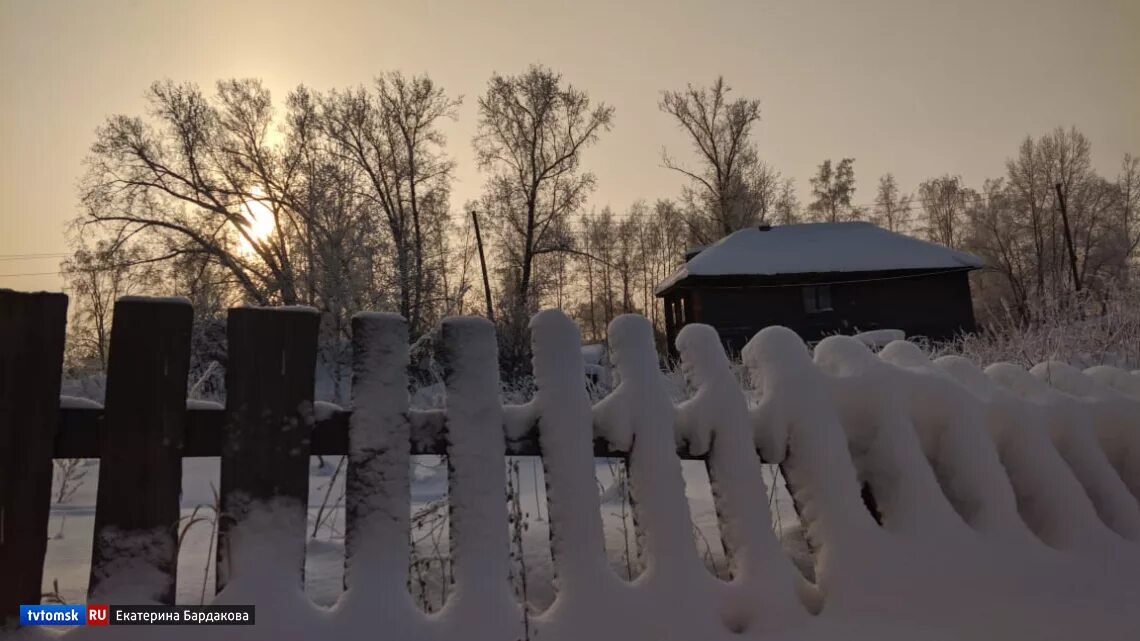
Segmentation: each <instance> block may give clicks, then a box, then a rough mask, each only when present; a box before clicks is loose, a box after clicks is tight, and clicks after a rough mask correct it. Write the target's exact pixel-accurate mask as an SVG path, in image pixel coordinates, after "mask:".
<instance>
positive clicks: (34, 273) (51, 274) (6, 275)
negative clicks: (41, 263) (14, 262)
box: [0, 271, 63, 278]
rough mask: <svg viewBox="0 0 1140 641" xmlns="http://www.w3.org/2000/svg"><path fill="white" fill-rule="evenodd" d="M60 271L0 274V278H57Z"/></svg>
mask: <svg viewBox="0 0 1140 641" xmlns="http://www.w3.org/2000/svg"><path fill="white" fill-rule="evenodd" d="M62 273H63V272H61V271H54V272H29V273H26V274H0V278H15V277H17V276H57V275H59V274H62Z"/></svg>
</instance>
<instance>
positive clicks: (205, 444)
mask: <svg viewBox="0 0 1140 641" xmlns="http://www.w3.org/2000/svg"><path fill="white" fill-rule="evenodd" d="M67 302H68V301H67V297H66V296H65V295H63V294H51V293H35V294H28V293H19V292H13V291H9V290H0V497H2V498H3V503H2V504H0V535H2V536H0V569H2V570H3V576H4V579H5V580H0V621H3V620H4V619H6V618H10V617H14V616H16V615H17V614H18V611H19V605H20V604H29V603H38V602H39V600H40V594H41V583H42V573H43V563H44V556H45V553H46V547H47V540H48V536H47V527H48V514H49V511H50V505H51V498H50V496H51V487H52V459H53V458H91V459H100V466H99V484H98V497H97V509H96V516H95V537H94V545H93V548H92V561H91V580H90V587H89V589H88V594H89V595H91V597H92V598H98V597H99V595H100V586H101V584H105V583H108V582H111V583H113V582H114V580H115V572H116V570H119V569H122V567H123V566H122V565H121V564H119V565H117V564H116V560H117V558H118V557H119V556H121V555H123V554H124V550H122V549H120V548H121V538H122V537H118V536H112V537H109V536H104V535H103V533H105V532H124V531H125V532H132V531H133V532H142V533H147V535H146V536H150V537H154V538H155V539H156V540H155V541H154V545H153V546H150V547H151V550H150V552H148V554H149V556H148V562H150V563H152V564H153V565H154V567H155V568H156V569H158V570H159V571H160V573H161V574H162V575H163V576H164V577H165V579H164V580H163V581H162V582H161V584H160V585H157V586H142V587H141V589H140V591H141V592H143V593H146V592H147V590H148V589H149V590H150V594H152V595H153V600H154V601H156V602H159V603H173V602H174V594H175V585H176V571H177V558H176V556H177V549H176V546H175V542H176V537H177V530H178V528H177V525H176V524H177V523H178V521H179V514H180V512H179V496H180V492H181V484H182V479H181V475H182V466H181V459H182V458H187V457H221V487H220V497H221V511H222V513H223V514H226V515H234V514H237V512H239V511H240V510H239V508H238V507H237V506H235V501H234V500H233V498H232V497H235V496H241V495H244V496H245V497H252V498H254V499H262V500H267V499H270V498H273V497H291V498H295V499H297V500H298V501H299V502H300V504H301V505H304V504H305V502H306V501H307V497H308V489H309V488H308V481H309V470H308V466H309V457H310V455H325V456H329V455H349V454H351V453H352V450H351V448H350V446H349V443H350V437H349V432H350V430H349V424H350V417H351V412H348V411H337V412H334V413H332V414H331V415H329V416H325V417H322V419H321V420H316V418H315V417H314V413H313V410H312V407H313V389H314V372H315V365H316V353H317V331H318V321H319V319H318V316H317V315H316V314H315V313H311V311H309V310H305V309H294V308H236V309H232V310H230V312H229V317H228V323H227V339H228V363H227V370H226V398H227V402H226V409H225V410H218V409H187V408H186V389H187V375H188V368H189V362H190V333H191V320H192V309H191V307H190V306H189V305H188V304H187V303H185V302H183V301H178V300H165V299H145V298H124V299H121V300H119V301H118V302H117V303H116V304H115V309H114V323H113V326H112V333H111V350H110V359H109V361H110V362H109V364H108V372H107V387H106V399H105V404H104V409H92V408H76V407H63V408H61V407H60V398H59V394H60V379H61V372H62V363H63V349H64V334H65V329H66V321H67ZM353 332H354V336H355V337H356V338H355V340H354V342H353V359H354V364H355V365H354V366H355V368H356V370H357V371H362V370H361V368H364V367H365V366H366V364H371V363H373V361H375V359H377V358H385V357H393V356H395V357H396V358H399V356H396V355H392V354H377V353H376V348H377V345H376V344H374V343H373V339H376V338H378V337H379V335H380V334H390V335H394V336H395V337H397V340H398V341H402V342H404V343H406V341H407V328H406V326H405V324H404V322H403V320H402V319H399V318H396V317H391V316H387V317H386V316H382V315H377V316H374V317H361V318H357V319H355V321H354V324H353ZM442 337H443V340H442V349H441V354H440V356H441V357H442V358H443V360H444V362H447V358H448V356H447V355H448V354H450V353H453V352H456V351H457V350H460V346H458V345H456V344H455V342H456V341H457V340H460V339H459V338H457V337H456V334H455V333H454V332H448V331H447V326H445V327H444V331H443V333H442ZM403 358H404V360H405V361H406V359H407V355H406V353H405V354H404V356H403ZM389 367H390V368H391V365H390V364H389ZM402 367H403V365H401V364H400V363H398V362H397V363H396V365H395V369H397V370H399V369H401V368H402ZM397 375H398V376H402V375H400V374H397ZM404 381H405V382H404V383H403V387H404V388H405V389H406V379H404ZM405 405H406V402H405ZM516 409H517V408H516ZM404 412H405V414H406V415H407V417H408V420H409V427H410V433H409V440H410V449H409V452H408V453H409V454H415V455H419V454H434V455H443V454H446V453H447V441H446V439H445V438H444V413H443V412H442V411H439V410H422V411H421V410H408V409H407V408H406V407H405V408H404ZM533 423H534V421H533V420H532V421H531V425H530V426H528V427H527V428H526V429H524V430H522V431H521V433H519V434H517V435H516V438H511V439H508V440H507V442H506V445H507V450H506V451H507V452H508V453H510V454H512V455H519V456H537V455H539V454H540V448H539V443H538V437H537V433H536V431H535V429H534V425H533ZM281 426H287V427H286V429H282V427H281ZM288 426H293V428H292V429H291V428H289V427H288ZM595 453H596V455H597V456H599V457H622V456H625V453H624V452H620V451H615V450H612V449H610V447H609V446H608V444H607V443H606V442H605V441H604V440H602V439H597V440H596V441H595ZM361 456H363V455H361ZM685 456H687V454H685ZM365 458H367V457H365ZM360 463H361V459H360V456H354V457H351V458H350V459H349V467H348V474H347V493H348V495H349V496H348V500H347V501H346V503H347V504H349V505H357V504H359V501H355V500H353V498H354V497H353V495H354V494H360V493H364V492H368V491H369V490H370V489H371V488H369V487H368V486H367V485H366V484H361V483H360V482H358V479H357V477H358V472H359V469H360ZM243 500H244V498H243ZM364 516H365V515H362V514H359V513H358V512H356V511H354V510H351V509H350V510H349V511H348V513H347V523H346V528H347V531H346V537H347V541H348V547H349V549H351V548H352V546H353V542H354V535H355V530H354V525H355V522H356V521H359V520H360V519H361V518H363V517H364ZM234 523H235V519H232V518H223V519H221V520H220V521H219V530H220V531H219V543H218V550H219V555H218V561H217V570H218V572H217V576H218V585H217V587H218V590H221V589H222V587H224V585H225V582H226V575H227V571H226V570H227V567H228V560H227V558H226V548H227V545H226V537H227V532H228V530H229V529H230V527H232V525H233V524H234ZM292 535H293V536H295V537H296V538H297V539H299V540H302V541H303V540H304V532H303V531H297V532H294V533H292ZM155 550H158V552H157V553H156V552H155ZM127 553H129V552H127ZM296 570H297V578H298V580H301V576H302V575H301V572H302V571H303V563H302V565H301V566H299V567H297V568H296Z"/></svg>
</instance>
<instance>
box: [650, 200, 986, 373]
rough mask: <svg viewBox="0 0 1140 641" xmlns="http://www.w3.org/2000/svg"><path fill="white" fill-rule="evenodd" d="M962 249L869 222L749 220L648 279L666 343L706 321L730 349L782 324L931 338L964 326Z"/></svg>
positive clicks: (969, 314) (813, 330) (966, 257)
mask: <svg viewBox="0 0 1140 641" xmlns="http://www.w3.org/2000/svg"><path fill="white" fill-rule="evenodd" d="M981 267H982V261H981V260H980V259H979V258H978V257H976V256H974V255H972V254H968V253H966V252H961V251H956V250H953V249H950V248H948V247H944V246H942V245H937V244H934V243H929V242H926V241H923V240H919V239H917V238H912V237H910V236H904V235H902V234H896V233H893V232H890V231H887V230H885V229H882V228H880V227H877V226H875V225H872V224H871V223H865V222H849V223H814V224H802V225H783V226H768V225H763V226H760V227H753V228H748V229H742V230H740V231H737V232H734V233H732V234H730V235H728V236H726V237H724V238H722V239H720V240H719V241H717V242H716V243H713V244H712V245H709V246H708V247H705V248H701V249H698V250H693V251H690V252H689V254H688V255H687V256H686V262H685V264H684V265H683V266H682V267H681V268H680V269H678V270H677V271H676V272H675V273H674V274H673V275H672V276H670V277H669V278H667V279H665V280H664V281H663V282H661V284H659V285H658V286H657V289H656V294H657V296H658V297H660V298H661V299H663V301H664V304H665V323H666V332H667V334H668V341H669V345H670V349H673V344H674V339H675V338H676V335H677V332H678V331H679V330H680V329H681V327H683V326H684V325H685V324H687V323H705V324H708V325H712V326H713V327H715V328H716V330H717V332H718V333H719V334H720V337H721V340H723V341H724V344H725V346H726V347H727V348H728V349H729V350H731V351H739V350H740V349H741V348H742V347H743V346H744V345H745V344H746V343H747V342H748V340H749V339H751V338H752V336H753V335H754V334H756V332H758V331H760V330H761V329H763V328H764V327H767V326H769V325H783V326H785V327H789V328H791V329H792V330H794V331H796V332H797V333H798V334H799V335H800V336H801V337H803V339H804V340H806V341H815V340H819V339H821V338H823V337H824V336H827V335H829V334H836V333H842V334H852V333H856V332H862V331H870V330H876V329H899V330H902V331H904V332H906V334H907V336H924V337H927V338H930V339H934V340H941V339H947V338H951V337H953V336H954V335H956V334H958V333H961V332H969V331H973V330H974V328H975V325H974V311H973V303H972V299H971V296H970V282H969V278H968V274H969V272H970V271H972V270H975V269H979V268H981Z"/></svg>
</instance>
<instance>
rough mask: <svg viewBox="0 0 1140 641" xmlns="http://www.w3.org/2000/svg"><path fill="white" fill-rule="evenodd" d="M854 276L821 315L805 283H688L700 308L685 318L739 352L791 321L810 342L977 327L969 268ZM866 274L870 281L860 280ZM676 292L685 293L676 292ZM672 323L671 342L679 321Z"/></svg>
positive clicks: (943, 335) (835, 286)
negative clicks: (810, 304) (807, 300)
mask: <svg viewBox="0 0 1140 641" xmlns="http://www.w3.org/2000/svg"><path fill="white" fill-rule="evenodd" d="M855 278H856V279H857V280H856V281H854V282H838V283H835V282H833V283H832V284H831V285H830V288H831V306H832V310H831V311H824V312H817V313H808V312H807V311H806V310H805V309H804V300H803V287H802V285H800V284H793V285H770V286H762V284H760V283H758V282H754V283H753V284H751V285H734V286H726V285H719V284H718V285H713V284H698V285H694V286H692V287H685V288H683V290H684V293H685V294H687V295H688V296H689V297H690V298H692V299H693V301H694V302H693V305H692V309H693V311H694V314H692V316H691V317H690V318H687V319H686V320H687V322H699V323H706V324H709V325H712V326H713V327H715V328H716V329H717V331H718V332H719V333H720V335H721V339H722V340H723V341H724V342H725V345H726V346H727V347H728V348H729V349H730V350H732V351H739V350H740V349H741V348H742V347H743V346H744V345H745V344H746V343H747V342H748V340H749V339H750V338H751V337H752V336H753V335H755V334H756V332H758V331H760V330H761V329H763V328H764V327H767V326H769V325H783V326H785V327H789V328H791V329H793V330H795V331H796V333H798V334H799V335H800V336H801V337H802V338H803V339H804V340H807V341H814V340H819V339H821V338H823V337H824V336H827V335H829V334H834V333H843V334H852V333H855V332H860V331H868V330H873V329H901V330H903V331H905V332H906V333H907V335H908V336H926V337H928V338H931V339H935V340H941V339H947V338H950V337H952V336H953V335H955V334H957V333H959V332H962V331H973V330H974V329H975V325H974V313H973V305H972V302H971V298H970V285H969V280H968V276H967V272H965V271H958V272H947V273H941V274H931V275H924V276H917V277H916V276H910V277H906V278H899V277H897V276H896V277H891V276H883V275H879V276H876V275H872V274H859V275H855ZM860 278H861V279H866V280H862V282H860V280H858V279H860ZM819 280H826V281H833V280H835V279H834V276H832V277H831V278H828V279H819ZM798 282H804V280H803V279H801V280H799V281H798ZM671 295H672V296H680V295H682V294H681V292H680V291H675V292H671ZM671 329H672V331H671V332H670V345H672V342H673V338H674V337H675V335H676V332H677V331H679V330H680V326H675V327H673V328H671Z"/></svg>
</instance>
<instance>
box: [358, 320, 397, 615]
mask: <svg viewBox="0 0 1140 641" xmlns="http://www.w3.org/2000/svg"><path fill="white" fill-rule="evenodd" d="M408 362H409V355H408V323H407V321H405V320H404V318H403V317H401V316H399V315H397V314H383V313H373V312H366V313H360V314H356V315H355V316H353V318H352V417H351V418H350V420H349V426H348V470H347V474H346V477H345V525H346V531H345V572H344V583H345V588H346V590H348V591H349V593H350V594H352V595H353V596H352V598H353V599H355V600H358V601H361V602H364V601H367V602H369V603H370V604H371V603H375V602H383V603H386V604H388V606H387V607H386V608H385V611H386V612H391V611H392V610H394V609H396V608H397V606H405V608H406V606H410V605H411V601H410V597H409V594H408V590H407V576H408V536H409V527H410V518H409V513H410V511H411V493H410V487H409V485H410V480H409V476H408V475H409V471H408V469H409V465H410V460H411V454H410V451H411V436H410V428H409V424H408ZM367 607H368V608H369V609H371V607H372V606H371V605H368V606H367Z"/></svg>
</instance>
